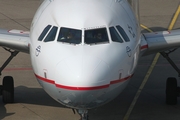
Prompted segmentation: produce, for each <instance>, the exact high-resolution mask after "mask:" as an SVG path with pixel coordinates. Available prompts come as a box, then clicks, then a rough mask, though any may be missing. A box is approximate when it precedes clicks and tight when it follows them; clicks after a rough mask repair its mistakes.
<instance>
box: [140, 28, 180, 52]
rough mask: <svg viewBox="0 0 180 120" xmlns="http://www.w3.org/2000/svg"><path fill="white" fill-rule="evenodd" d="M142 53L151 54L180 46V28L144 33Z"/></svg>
mask: <svg viewBox="0 0 180 120" xmlns="http://www.w3.org/2000/svg"><path fill="white" fill-rule="evenodd" d="M141 40H142V41H141V53H142V55H149V54H153V53H157V52H162V51H166V50H169V49H173V48H178V47H180V29H178V30H171V31H161V32H154V33H144V34H142V36H141Z"/></svg>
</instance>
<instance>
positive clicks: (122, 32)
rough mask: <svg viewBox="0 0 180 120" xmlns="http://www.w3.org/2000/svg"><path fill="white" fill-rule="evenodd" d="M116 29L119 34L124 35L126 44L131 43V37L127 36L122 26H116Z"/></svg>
mask: <svg viewBox="0 0 180 120" xmlns="http://www.w3.org/2000/svg"><path fill="white" fill-rule="evenodd" d="M116 28H117V29H118V31H119V33H120V34H121V35H122V37H123V38H124V40H125V41H126V42H129V41H130V39H129V37H128V36H127V34H126V32H125V31H124V29H123V28H122V27H121V26H119V25H118V26H116Z"/></svg>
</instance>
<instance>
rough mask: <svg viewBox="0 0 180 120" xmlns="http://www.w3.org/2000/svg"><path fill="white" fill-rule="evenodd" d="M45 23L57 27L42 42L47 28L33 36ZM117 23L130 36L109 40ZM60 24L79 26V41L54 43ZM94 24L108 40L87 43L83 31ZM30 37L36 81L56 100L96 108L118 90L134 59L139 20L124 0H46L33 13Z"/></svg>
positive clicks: (134, 64) (93, 28)
mask: <svg viewBox="0 0 180 120" xmlns="http://www.w3.org/2000/svg"><path fill="white" fill-rule="evenodd" d="M47 25H51V28H50V29H53V28H54V26H55V28H56V34H55V38H54V40H52V41H48V42H44V39H45V38H46V37H47V35H48V34H50V31H51V30H49V33H48V32H47V34H46V35H45V37H44V38H43V39H42V40H38V38H39V36H40V35H41V33H42V31H43V30H44V28H45V27H46V26H47ZM117 25H119V26H121V27H122V28H123V29H124V31H125V33H126V34H127V36H128V38H129V39H130V41H128V42H126V41H125V40H123V42H122V43H120V42H114V41H113V40H112V37H111V33H110V30H109V28H110V27H114V28H115V27H116V26H117ZM62 28H68V29H69V28H71V29H77V30H79V31H80V32H81V35H80V36H81V39H80V40H81V42H80V43H78V44H71V43H66V42H62V41H61V42H58V41H57V39H59V37H58V35H59V34H60V31H61V29H62ZM96 29H105V30H106V31H107V35H108V39H109V40H108V41H107V42H105V43H98V44H87V42H86V41H85V39H86V37H85V36H87V35H86V32H87V31H88V30H89V31H91V30H96ZM116 30H117V28H116ZM30 37H31V43H30V55H31V61H32V66H33V69H34V73H35V75H36V77H37V80H38V81H39V83H40V84H41V86H42V87H43V89H44V90H45V91H46V92H47V93H48V94H49V95H50V96H51V97H52V98H54V99H55V100H56V101H58V102H60V103H62V104H64V105H66V106H68V107H71V108H76V109H83V108H85V109H90V108H94V107H98V106H100V105H103V104H105V103H107V102H109V101H110V100H112V99H114V98H115V97H116V96H117V95H119V93H121V91H122V90H123V89H124V88H125V87H126V85H127V83H128V82H129V79H130V78H131V77H132V76H133V73H134V69H135V68H136V65H137V61H138V58H139V51H140V31H139V24H138V22H137V20H136V18H135V15H134V14H133V12H132V10H131V8H130V6H129V5H128V3H127V1H126V0H51V1H50V0H46V1H44V2H43V3H42V5H41V6H40V8H39V9H38V11H37V13H36V15H35V17H34V20H33V22H32V26H31V35H30ZM122 38H123V37H122Z"/></svg>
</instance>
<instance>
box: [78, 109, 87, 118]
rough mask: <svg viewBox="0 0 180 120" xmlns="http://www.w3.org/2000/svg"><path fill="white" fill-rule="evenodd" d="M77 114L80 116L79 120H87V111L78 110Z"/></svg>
mask: <svg viewBox="0 0 180 120" xmlns="http://www.w3.org/2000/svg"><path fill="white" fill-rule="evenodd" d="M77 112H78V114H79V115H80V116H81V118H80V120H89V119H88V110H85V109H78V110H77Z"/></svg>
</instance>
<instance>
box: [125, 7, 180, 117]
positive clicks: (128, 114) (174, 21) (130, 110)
mask: <svg viewBox="0 0 180 120" xmlns="http://www.w3.org/2000/svg"><path fill="white" fill-rule="evenodd" d="M179 14H180V5H179V6H178V8H177V10H176V13H175V15H174V17H173V19H172V21H171V23H170V25H169V27H168V30H172V29H173V27H174V24H175V23H176V21H177V18H178V16H179ZM141 27H142V28H144V29H146V30H148V31H149V32H153V31H152V30H150V29H149V28H148V27H146V26H144V25H141ZM159 56H160V53H157V54H156V56H155V58H154V60H153V62H152V64H151V66H150V68H149V69H148V72H147V73H146V75H145V77H144V80H143V81H142V83H141V85H140V87H139V89H138V91H137V92H136V95H135V97H134V99H133V101H132V103H131V105H130V107H129V109H128V111H127V113H126V114H125V116H124V118H123V120H128V119H129V117H130V115H131V112H132V110H133V109H134V106H135V104H136V102H137V100H138V98H139V96H140V94H141V92H142V90H143V88H144V86H145V84H146V82H147V81H148V79H149V76H150V75H151V73H152V71H153V69H154V67H155V65H156V63H157V61H158V59H159Z"/></svg>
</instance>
